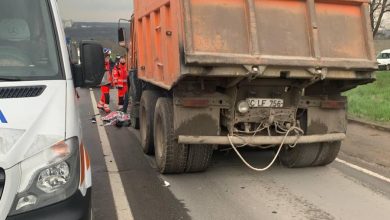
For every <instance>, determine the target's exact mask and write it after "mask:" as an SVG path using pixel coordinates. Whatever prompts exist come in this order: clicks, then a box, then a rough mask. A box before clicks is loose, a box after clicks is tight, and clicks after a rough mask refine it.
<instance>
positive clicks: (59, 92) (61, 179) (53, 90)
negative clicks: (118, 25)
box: [0, 0, 104, 220]
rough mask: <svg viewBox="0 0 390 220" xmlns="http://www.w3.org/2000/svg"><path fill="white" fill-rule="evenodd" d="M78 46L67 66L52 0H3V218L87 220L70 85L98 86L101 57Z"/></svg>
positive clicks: (85, 173) (87, 188)
mask: <svg viewBox="0 0 390 220" xmlns="http://www.w3.org/2000/svg"><path fill="white" fill-rule="evenodd" d="M81 47H82V48H81V49H82V54H81V56H82V61H83V62H84V63H83V64H81V66H79V67H77V66H74V65H71V64H70V62H69V56H68V51H67V47H66V42H65V35H64V31H63V29H62V21H61V19H60V17H59V14H58V10H57V5H56V0H1V1H0V220H4V219H10V220H13V219H28V220H34V219H40V220H41V219H51V220H53V219H55V220H61V219H64V220H65V219H66V220H72V219H91V205H90V204H91V203H90V200H91V186H92V181H91V167H90V161H89V158H88V153H87V152H86V150H85V147H84V145H83V139H82V135H81V127H80V120H79V115H78V109H77V101H78V100H77V97H76V91H75V85H78V86H83V85H91V86H92V85H96V84H98V83H99V78H100V79H101V77H102V74H103V73H104V59H103V52H102V48H101V46H100V45H98V44H94V43H92V42H86V43H83V44H81ZM80 67H81V68H80ZM72 70H73V72H72ZM76 70H82V74H81V72H80V71H76ZM72 73H73V74H72ZM92 73H95V74H92ZM72 75H73V76H72ZM76 78H77V80H76ZM73 79H75V80H73Z"/></svg>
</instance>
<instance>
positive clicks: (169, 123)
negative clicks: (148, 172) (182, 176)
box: [154, 97, 188, 174]
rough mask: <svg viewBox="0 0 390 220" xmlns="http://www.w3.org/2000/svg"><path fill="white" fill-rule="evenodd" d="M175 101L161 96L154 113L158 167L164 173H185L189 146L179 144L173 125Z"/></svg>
mask: <svg viewBox="0 0 390 220" xmlns="http://www.w3.org/2000/svg"><path fill="white" fill-rule="evenodd" d="M173 119H174V115H173V102H172V99H171V98H165V97H162V98H159V99H158V100H157V104H156V110H155V114H154V146H155V158H156V163H157V168H158V170H159V172H160V173H162V174H170V173H184V171H185V169H186V164H187V157H188V147H187V146H186V145H184V144H179V143H178V142H177V138H176V135H175V131H174V127H173Z"/></svg>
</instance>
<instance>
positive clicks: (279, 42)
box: [134, 0, 377, 89]
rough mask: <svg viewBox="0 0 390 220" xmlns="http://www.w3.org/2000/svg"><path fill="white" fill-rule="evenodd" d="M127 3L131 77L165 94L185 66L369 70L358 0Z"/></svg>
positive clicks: (371, 60)
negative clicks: (133, 59) (130, 6)
mask: <svg viewBox="0 0 390 220" xmlns="http://www.w3.org/2000/svg"><path fill="white" fill-rule="evenodd" d="M134 3H135V16H134V20H135V23H134V26H135V31H136V34H135V36H136V39H135V40H134V43H135V44H137V50H138V51H137V53H136V54H134V56H137V57H138V60H137V62H138V63H137V66H138V70H139V71H138V72H139V77H140V78H141V79H143V80H144V81H147V82H151V83H153V84H155V85H158V86H160V87H163V88H166V89H171V88H172V87H173V86H174V85H175V84H176V83H177V82H178V81H179V80H180V79H181V78H182V76H184V75H185V74H187V73H185V72H186V71H187V70H186V69H187V68H188V67H191V66H201V67H204V66H229V67H232V65H257V66H271V67H286V68H293V67H302V68H305V67H326V68H330V69H332V68H333V69H338V71H342V70H348V71H349V70H352V71H356V70H368V71H373V70H374V69H376V67H377V66H376V60H375V54H374V47H373V39H372V35H371V31H370V25H369V16H368V1H366V0H337V1H336V0H321V1H320V0H175V1H173V0H153V1H152V0H135V1H134ZM193 74H199V75H200V73H193ZM203 74H204V73H203ZM229 74H230V73H226V74H223V76H227V77H229V76H232V75H231V74H230V75H229ZM221 76H222V75H221ZM232 77H237V76H235V75H234V76H232ZM276 77H279V76H276Z"/></svg>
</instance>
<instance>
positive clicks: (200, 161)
mask: <svg viewBox="0 0 390 220" xmlns="http://www.w3.org/2000/svg"><path fill="white" fill-rule="evenodd" d="M213 151H214V150H213V146H212V145H206V144H203V145H189V146H188V159H187V167H186V172H188V173H194V172H203V171H205V170H207V168H208V167H209V165H210V162H211V158H212V155H213Z"/></svg>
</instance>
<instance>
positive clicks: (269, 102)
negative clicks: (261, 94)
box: [247, 98, 284, 108]
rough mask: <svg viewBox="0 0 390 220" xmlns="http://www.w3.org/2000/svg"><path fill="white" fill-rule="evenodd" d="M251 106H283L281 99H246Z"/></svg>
mask: <svg viewBox="0 0 390 220" xmlns="http://www.w3.org/2000/svg"><path fill="white" fill-rule="evenodd" d="M247 102H248V104H249V106H250V107H251V108H262V107H263V108H283V106H284V100H283V99H252V98H250V99H247Z"/></svg>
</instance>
